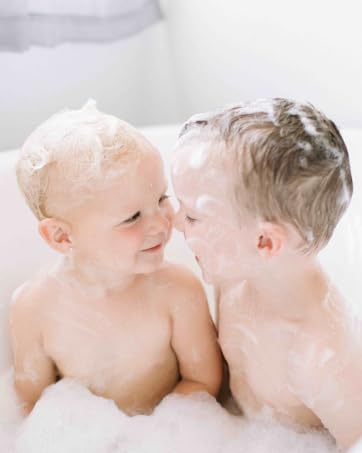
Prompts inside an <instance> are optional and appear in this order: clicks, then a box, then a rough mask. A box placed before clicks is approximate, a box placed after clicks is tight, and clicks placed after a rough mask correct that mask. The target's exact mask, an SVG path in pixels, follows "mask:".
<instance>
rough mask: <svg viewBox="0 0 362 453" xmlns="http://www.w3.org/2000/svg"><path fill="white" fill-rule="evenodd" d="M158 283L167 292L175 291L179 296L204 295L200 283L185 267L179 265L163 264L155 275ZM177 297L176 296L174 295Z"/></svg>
mask: <svg viewBox="0 0 362 453" xmlns="http://www.w3.org/2000/svg"><path fill="white" fill-rule="evenodd" d="M156 280H157V282H158V283H163V284H164V287H165V288H166V289H167V290H168V291H174V290H177V291H178V293H179V294H183V295H185V294H189V293H193V292H196V293H199V295H203V294H204V288H203V285H202V283H201V281H200V280H199V279H198V278H197V277H196V275H195V274H194V273H193V272H192V271H191V270H190V269H189V268H187V267H185V266H182V265H181V264H175V263H170V262H165V263H164V265H163V266H162V268H160V269H159V270H158V271H157V273H156ZM175 295H177V294H175Z"/></svg>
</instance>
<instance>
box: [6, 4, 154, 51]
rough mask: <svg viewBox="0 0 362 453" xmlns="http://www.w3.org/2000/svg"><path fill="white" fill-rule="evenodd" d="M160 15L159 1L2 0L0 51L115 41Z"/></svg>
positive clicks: (143, 26) (134, 31)
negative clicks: (61, 44)
mask: <svg viewBox="0 0 362 453" xmlns="http://www.w3.org/2000/svg"><path fill="white" fill-rule="evenodd" d="M160 17H161V13H160V8H159V4H158V1H157V0H0V50H5V51H24V50H26V49H28V48H29V47H30V46H32V45H37V46H46V47H53V46H56V45H57V44H60V43H64V42H108V41H115V40H118V39H120V38H123V37H125V36H128V35H131V34H133V33H136V32H137V31H140V30H142V29H143V28H145V27H147V26H148V25H150V24H152V23H154V22H155V21H157V20H159V19H160Z"/></svg>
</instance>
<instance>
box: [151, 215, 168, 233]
mask: <svg viewBox="0 0 362 453" xmlns="http://www.w3.org/2000/svg"><path fill="white" fill-rule="evenodd" d="M171 223H172V219H170V218H169V217H168V216H166V215H164V214H163V213H161V212H158V213H157V214H155V215H154V216H153V217H152V220H151V224H150V228H149V234H150V235H153V234H159V233H165V234H167V233H168V230H169V228H170V227H171Z"/></svg>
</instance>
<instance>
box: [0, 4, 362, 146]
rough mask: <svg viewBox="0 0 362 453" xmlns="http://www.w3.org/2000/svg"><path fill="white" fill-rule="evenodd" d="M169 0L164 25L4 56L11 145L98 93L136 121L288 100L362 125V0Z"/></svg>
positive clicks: (2, 103) (3, 95) (0, 94)
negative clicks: (110, 39) (114, 38)
mask: <svg viewBox="0 0 362 453" xmlns="http://www.w3.org/2000/svg"><path fill="white" fill-rule="evenodd" d="M161 3H162V7H163V13H164V19H163V20H162V22H159V23H158V24H156V25H154V26H152V27H150V28H148V29H147V30H144V31H143V32H141V33H139V34H137V35H135V36H133V37H130V38H127V39H126V40H124V41H120V42H117V43H112V44H103V45H90V44H87V45H80V44H77V45H75V44H64V45H61V46H58V47H56V48H54V49H44V48H39V47H33V48H31V49H30V50H28V51H27V52H25V53H18V54H17V53H4V52H0V149H9V148H16V147H18V146H20V145H21V143H22V142H23V140H24V139H25V137H26V135H27V134H28V133H30V132H31V130H32V129H33V128H34V127H35V126H36V125H37V124H38V123H39V122H41V121H43V120H44V119H46V118H47V117H48V116H49V115H50V114H52V113H54V112H55V111H58V110H59V109H62V108H64V107H79V106H80V105H81V104H82V103H83V102H84V101H85V100H86V99H87V98H89V97H93V98H95V99H96V100H97V101H98V104H99V107H100V108H101V109H102V110H104V111H106V112H109V113H113V114H115V115H117V116H119V117H121V118H123V119H125V120H127V121H129V122H131V123H133V124H134V125H136V126H144V125H150V124H168V123H179V122H182V121H184V120H185V119H187V117H188V116H189V115H191V114H192V113H194V112H198V111H203V110H209V109H212V108H215V107H218V106H221V105H223V104H225V103H234V102H238V101H240V100H248V99H253V98H258V97H271V96H286V97H292V98H296V99H300V100H309V101H311V102H312V103H313V104H315V105H316V106H317V107H319V108H320V109H321V110H324V111H325V112H326V113H327V114H328V115H329V116H330V117H331V118H332V119H333V120H335V122H336V123H337V125H339V126H341V127H362V31H361V30H362V26H361V18H362V11H360V10H361V9H362V4H361V2H360V1H359V0H346V1H343V2H342V1H341V0H340V1H335V0H332V1H327V0H314V1H312V0H304V1H298V2H297V1H295V0H289V1H288V0H273V1H270V0H269V1H267V0H260V1H257V0H254V1H250V0H249V1H243V0H163V1H161Z"/></svg>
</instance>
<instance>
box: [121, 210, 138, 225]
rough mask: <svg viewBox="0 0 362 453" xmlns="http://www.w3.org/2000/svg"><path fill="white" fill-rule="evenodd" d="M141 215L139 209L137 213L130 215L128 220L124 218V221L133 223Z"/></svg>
mask: <svg viewBox="0 0 362 453" xmlns="http://www.w3.org/2000/svg"><path fill="white" fill-rule="evenodd" d="M140 215H141V212H140V211H138V212H136V214H133V216H132V217H129V218H128V219H127V220H124V221H123V222H122V223H132V222H135V221H136V220H137V219H138V218H139V216H140Z"/></svg>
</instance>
